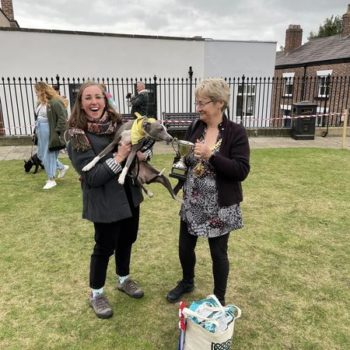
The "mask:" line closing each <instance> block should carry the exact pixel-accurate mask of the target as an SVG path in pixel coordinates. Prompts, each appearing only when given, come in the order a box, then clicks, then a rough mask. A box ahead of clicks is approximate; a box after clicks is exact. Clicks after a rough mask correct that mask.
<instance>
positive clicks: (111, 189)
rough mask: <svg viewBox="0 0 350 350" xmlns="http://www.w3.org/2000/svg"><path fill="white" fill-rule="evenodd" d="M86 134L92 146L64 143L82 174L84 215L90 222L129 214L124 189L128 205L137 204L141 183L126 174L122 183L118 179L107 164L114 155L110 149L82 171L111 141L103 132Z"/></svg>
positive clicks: (108, 221) (118, 217) (138, 202)
mask: <svg viewBox="0 0 350 350" xmlns="http://www.w3.org/2000/svg"><path fill="white" fill-rule="evenodd" d="M86 135H87V137H88V139H89V140H90V143H91V145H92V146H93V149H90V150H87V151H84V152H81V151H77V150H75V149H73V147H72V146H71V142H69V143H68V146H67V150H68V154H69V158H70V160H71V162H72V164H73V166H74V168H75V170H76V171H77V172H78V173H79V174H80V178H81V188H82V191H83V218H84V219H87V220H90V221H92V222H100V223H110V222H115V221H119V220H122V219H126V218H129V217H131V216H132V213H131V210H130V204H129V201H128V197H127V193H126V190H129V191H128V192H129V193H130V198H131V201H132V203H131V205H134V206H135V207H136V206H138V205H140V203H141V202H142V200H143V197H142V193H141V189H140V187H138V186H135V185H133V184H132V182H131V179H130V178H129V176H127V180H126V182H125V184H124V186H123V185H120V184H119V183H118V175H116V174H115V173H114V172H113V171H112V169H111V168H110V167H109V166H108V165H107V164H106V160H107V159H108V158H111V157H112V156H113V155H112V153H110V154H108V155H107V156H106V157H104V158H102V159H101V160H100V161H99V162H98V163H97V164H96V165H95V167H94V168H92V169H91V170H89V171H87V172H83V171H82V170H81V169H82V168H83V167H84V166H85V165H86V164H87V163H89V162H90V161H91V160H92V159H93V158H94V157H95V155H96V154H98V153H99V152H101V151H102V150H103V149H104V148H105V147H106V146H107V145H108V144H109V143H110V141H111V139H110V137H107V136H106V135H95V134H91V133H86ZM126 187H127V188H126Z"/></svg>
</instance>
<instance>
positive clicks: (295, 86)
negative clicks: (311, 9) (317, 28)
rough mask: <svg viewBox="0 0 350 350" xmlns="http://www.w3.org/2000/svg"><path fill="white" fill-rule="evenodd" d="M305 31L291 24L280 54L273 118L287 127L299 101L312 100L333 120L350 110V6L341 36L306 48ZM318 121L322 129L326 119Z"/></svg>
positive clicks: (343, 20) (343, 22)
mask: <svg viewBox="0 0 350 350" xmlns="http://www.w3.org/2000/svg"><path fill="white" fill-rule="evenodd" d="M302 32H303V31H302V28H301V26H300V25H290V26H289V28H288V29H287V30H286V38H285V48H284V51H281V52H277V55H276V66H275V78H274V79H275V84H274V94H273V96H274V99H275V101H274V102H275V103H274V104H273V114H272V115H273V116H274V117H275V118H277V121H276V122H277V123H279V124H280V125H281V124H282V126H287V127H288V126H289V124H290V123H289V122H290V119H289V117H290V115H291V111H292V104H293V103H295V102H299V101H304V100H307V101H312V102H314V103H316V104H317V106H318V107H317V113H318V114H323V115H326V117H327V115H328V118H333V119H334V118H338V119H339V118H340V114H341V112H342V110H343V109H344V108H349V107H350V96H349V90H350V5H348V9H347V12H346V13H345V14H344V15H343V16H342V32H341V33H340V34H337V35H333V36H329V37H324V38H315V39H311V40H310V41H308V42H307V43H305V44H304V45H302ZM278 118H283V119H281V120H279V119H278ZM317 120H318V123H319V124H321V126H322V124H324V121H325V118H322V116H321V117H320V118H318V119H317Z"/></svg>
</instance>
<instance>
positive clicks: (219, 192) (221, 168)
mask: <svg viewBox="0 0 350 350" xmlns="http://www.w3.org/2000/svg"><path fill="white" fill-rule="evenodd" d="M195 96H196V110H197V112H198V113H199V116H200V117H199V120H196V121H195V122H194V123H193V124H192V125H191V126H190V127H189V129H188V131H187V134H186V136H185V139H186V140H188V141H191V142H193V143H194V147H193V152H191V153H190V154H189V155H188V156H187V157H186V158H185V161H186V165H187V168H188V171H187V176H186V180H185V181H184V184H183V199H184V200H183V204H182V206H181V210H180V235H179V258H180V263H181V267H182V279H181V280H180V281H179V282H178V284H177V285H176V287H175V288H174V289H172V290H171V291H169V293H168V294H167V300H168V301H169V302H171V303H173V302H176V301H178V300H179V299H180V298H181V297H182V295H183V294H185V293H189V292H192V291H193V289H194V285H195V283H194V277H195V264H196V254H195V247H196V243H197V239H198V237H204V238H207V239H208V242H209V247H210V254H211V259H212V271H213V278H214V290H213V293H214V294H215V295H216V297H217V298H218V299H219V300H220V302H221V304H222V305H225V303H226V301H225V295H226V286H227V279H228V274H229V259H228V254H227V249H228V239H229V235H230V232H231V231H233V230H237V229H239V228H242V227H243V221H242V215H241V209H240V202H241V201H242V200H243V194H242V187H241V182H242V181H243V180H245V178H246V177H247V176H248V173H249V170H250V165H249V153H250V151H249V142H248V137H247V134H246V131H245V129H244V127H243V126H241V125H239V124H236V123H234V122H232V121H230V120H228V118H227V116H226V115H225V110H226V108H227V107H228V102H229V97H230V89H229V86H228V85H227V83H226V82H225V81H224V80H222V79H206V80H203V81H202V82H201V83H200V84H199V85H198V86H197V88H196V91H195Z"/></svg>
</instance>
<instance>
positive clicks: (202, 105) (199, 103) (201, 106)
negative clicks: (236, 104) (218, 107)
mask: <svg viewBox="0 0 350 350" xmlns="http://www.w3.org/2000/svg"><path fill="white" fill-rule="evenodd" d="M211 102H213V101H212V100H210V101H207V102H201V101H196V102H195V103H194V105H195V106H196V107H199V108H203V107H204V106H206V105H207V104H209V103H211Z"/></svg>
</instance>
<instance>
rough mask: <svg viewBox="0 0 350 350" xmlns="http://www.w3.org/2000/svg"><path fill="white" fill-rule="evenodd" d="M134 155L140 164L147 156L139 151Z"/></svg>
mask: <svg viewBox="0 0 350 350" xmlns="http://www.w3.org/2000/svg"><path fill="white" fill-rule="evenodd" d="M136 155H137V159H138V160H139V161H141V162H143V161H145V160H147V156H146V155H145V154H144V153H143V152H141V151H138V152H137V153H136Z"/></svg>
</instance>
